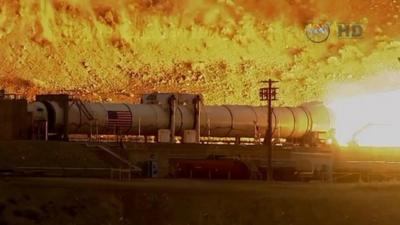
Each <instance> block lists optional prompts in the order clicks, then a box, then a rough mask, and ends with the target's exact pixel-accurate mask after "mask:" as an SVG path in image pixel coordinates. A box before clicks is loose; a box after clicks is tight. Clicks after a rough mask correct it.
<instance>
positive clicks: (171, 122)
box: [169, 95, 177, 143]
mask: <svg viewBox="0 0 400 225" xmlns="http://www.w3.org/2000/svg"><path fill="white" fill-rule="evenodd" d="M176 100H177V99H176V96H175V95H172V96H171V97H170V98H169V110H170V111H169V113H170V114H169V116H170V117H169V129H170V132H171V136H170V142H171V143H175V114H176Z"/></svg>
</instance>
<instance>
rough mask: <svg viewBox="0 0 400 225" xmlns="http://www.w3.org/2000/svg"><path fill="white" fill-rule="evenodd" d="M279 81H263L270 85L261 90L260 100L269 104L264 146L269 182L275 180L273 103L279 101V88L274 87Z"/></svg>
mask: <svg viewBox="0 0 400 225" xmlns="http://www.w3.org/2000/svg"><path fill="white" fill-rule="evenodd" d="M277 82H278V81H273V80H271V79H268V80H264V81H261V83H264V84H268V86H267V87H263V88H260V100H261V101H267V102H268V124H267V131H266V132H265V138H264V145H266V146H267V180H268V181H272V180H273V168H272V135H273V131H272V110H273V109H272V101H276V100H277V91H278V88H277V87H274V86H273V85H274V84H275V83H277Z"/></svg>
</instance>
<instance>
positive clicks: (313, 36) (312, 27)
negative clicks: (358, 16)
mask: <svg viewBox="0 0 400 225" xmlns="http://www.w3.org/2000/svg"><path fill="white" fill-rule="evenodd" d="M331 27H332V25H331V24H330V23H309V24H307V25H306V27H305V33H306V36H307V38H308V39H309V40H310V41H312V42H314V43H321V42H324V41H326V40H328V38H329V36H330V35H331V33H332V29H331ZM336 32H337V37H338V38H340V39H344V38H361V37H362V36H363V33H364V28H363V26H362V25H360V24H346V23H338V24H337V29H336Z"/></svg>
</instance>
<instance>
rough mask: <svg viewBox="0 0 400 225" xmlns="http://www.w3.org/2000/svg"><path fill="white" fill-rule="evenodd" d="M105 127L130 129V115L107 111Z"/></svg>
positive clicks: (129, 113) (128, 113) (122, 112)
mask: <svg viewBox="0 0 400 225" xmlns="http://www.w3.org/2000/svg"><path fill="white" fill-rule="evenodd" d="M107 113H108V117H107V118H108V121H107V126H108V127H109V128H130V127H131V126H132V114H131V112H130V111H108V112H107Z"/></svg>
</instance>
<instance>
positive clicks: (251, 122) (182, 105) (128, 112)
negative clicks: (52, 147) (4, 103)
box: [28, 93, 333, 139]
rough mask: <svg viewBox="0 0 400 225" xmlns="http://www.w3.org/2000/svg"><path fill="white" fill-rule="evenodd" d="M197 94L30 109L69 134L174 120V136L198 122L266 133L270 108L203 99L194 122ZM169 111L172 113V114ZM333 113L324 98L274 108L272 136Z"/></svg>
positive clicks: (153, 129)
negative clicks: (174, 100) (295, 105)
mask: <svg viewBox="0 0 400 225" xmlns="http://www.w3.org/2000/svg"><path fill="white" fill-rule="evenodd" d="M171 96H174V99H176V102H175V105H174V108H173V109H174V110H171ZM196 97H198V95H189V94H159V93H156V94H149V95H144V96H143V98H142V103H141V104H124V103H94V102H80V101H70V102H69V103H68V109H66V108H63V107H62V105H61V104H60V103H59V102H57V101H50V100H49V101H37V102H33V103H31V104H30V105H29V107H28V108H29V111H30V112H32V115H33V119H34V120H37V121H38V120H45V121H48V124H49V130H50V131H51V130H57V129H58V128H59V127H63V126H65V125H67V126H68V131H69V133H71V134H87V133H89V132H90V130H91V129H92V130H94V129H96V130H98V133H99V134H115V132H116V131H117V132H118V133H119V134H126V135H139V134H140V135H157V134H158V131H159V130H160V129H170V128H171V121H172V122H174V124H175V126H174V129H175V134H176V135H182V134H183V132H184V131H185V130H193V129H195V126H196V122H197V123H199V126H200V127H199V129H200V134H201V136H211V137H256V136H260V137H264V135H265V132H266V129H267V113H268V109H267V107H265V106H249V105H209V106H208V105H202V104H201V105H200V107H199V108H198V112H199V113H198V114H197V115H198V116H199V119H198V120H197V121H196V107H195V104H194V103H193V102H194V99H196ZM65 110H68V113H65ZM171 113H174V117H173V119H171ZM65 116H67V117H68V118H67V119H66V118H65ZM332 118H333V117H332V115H331V113H330V110H329V109H328V108H327V107H326V106H324V105H323V104H322V103H316V102H314V103H307V104H303V105H301V106H298V107H275V108H274V109H273V120H272V121H273V122H272V127H273V136H274V137H279V138H286V139H288V138H302V137H304V136H305V135H307V134H310V133H319V132H327V131H329V130H330V129H332V124H333V119H332ZM65 123H68V124H65ZM94 127H96V128H94Z"/></svg>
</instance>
